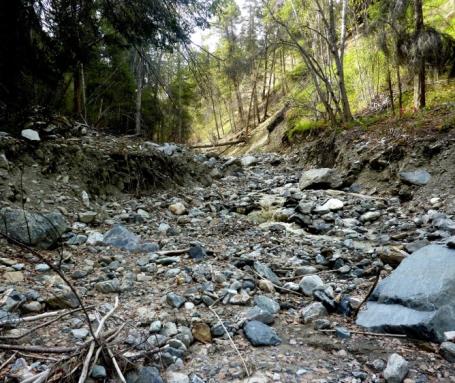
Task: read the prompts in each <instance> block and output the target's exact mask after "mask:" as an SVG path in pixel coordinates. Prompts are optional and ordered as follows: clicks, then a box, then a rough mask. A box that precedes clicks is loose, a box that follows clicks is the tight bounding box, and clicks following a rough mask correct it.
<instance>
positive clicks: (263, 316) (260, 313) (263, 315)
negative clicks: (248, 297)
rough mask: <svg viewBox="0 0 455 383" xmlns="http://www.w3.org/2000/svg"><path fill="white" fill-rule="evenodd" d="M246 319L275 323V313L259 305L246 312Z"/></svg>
mask: <svg viewBox="0 0 455 383" xmlns="http://www.w3.org/2000/svg"><path fill="white" fill-rule="evenodd" d="M245 319H246V320H247V321H259V322H262V323H265V324H273V322H275V317H274V315H273V314H272V313H271V312H270V311H268V310H265V309H263V308H262V307H259V306H254V307H252V308H250V309H249V310H248V311H247V312H246V313H245Z"/></svg>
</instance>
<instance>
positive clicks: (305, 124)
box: [286, 119, 327, 142]
mask: <svg viewBox="0 0 455 383" xmlns="http://www.w3.org/2000/svg"><path fill="white" fill-rule="evenodd" d="M325 128H327V123H326V122H325V121H313V120H308V119H298V120H296V121H294V122H293V124H292V126H291V127H290V128H289V129H288V130H287V132H286V135H287V137H288V139H289V141H291V142H292V141H293V140H294V139H295V138H297V137H307V136H309V135H311V134H317V133H318V132H320V131H322V130H323V129H325Z"/></svg>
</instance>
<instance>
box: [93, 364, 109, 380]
mask: <svg viewBox="0 0 455 383" xmlns="http://www.w3.org/2000/svg"><path fill="white" fill-rule="evenodd" d="M90 376H91V377H92V378H93V379H105V378H106V377H107V373H106V369H105V368H104V366H100V365H98V364H97V365H95V366H93V368H92V372H91V373H90Z"/></svg>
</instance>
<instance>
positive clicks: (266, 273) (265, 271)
mask: <svg viewBox="0 0 455 383" xmlns="http://www.w3.org/2000/svg"><path fill="white" fill-rule="evenodd" d="M254 270H256V272H257V273H258V274H259V275H260V276H261V277H262V278H265V279H268V280H269V281H270V282H272V283H274V284H275V285H278V286H281V285H282V283H281V281H280V278H278V276H277V275H276V274H275V273H274V272H273V271H272V270H271V269H270V267H268V266H267V265H265V264H264V263H261V262H259V261H256V262H254Z"/></svg>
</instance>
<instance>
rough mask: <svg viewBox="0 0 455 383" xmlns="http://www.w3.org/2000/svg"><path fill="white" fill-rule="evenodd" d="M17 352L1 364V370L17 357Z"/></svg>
mask: <svg viewBox="0 0 455 383" xmlns="http://www.w3.org/2000/svg"><path fill="white" fill-rule="evenodd" d="M16 354H17V352H15V353H14V354H13V355H11V356H10V357H9V358H8V359H6V360H5V361H4V362H3V363H2V364H1V365H0V372H1V371H2V370H3V369H4V368H5V367H6V366H7V365H8V363H9V362H11V361H12V360H13V359H14V358H15V357H16Z"/></svg>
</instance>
